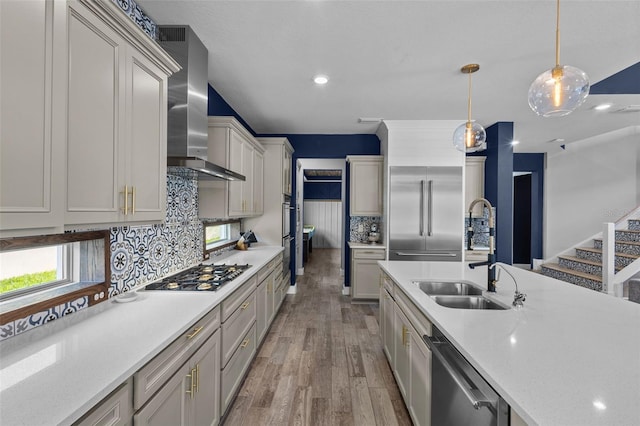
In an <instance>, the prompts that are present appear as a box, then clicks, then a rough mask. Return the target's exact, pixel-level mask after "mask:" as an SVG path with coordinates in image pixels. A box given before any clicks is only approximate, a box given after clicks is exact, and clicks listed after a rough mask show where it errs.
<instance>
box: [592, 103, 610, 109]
mask: <svg viewBox="0 0 640 426" xmlns="http://www.w3.org/2000/svg"><path fill="white" fill-rule="evenodd" d="M609 108H611V104H600V105H596V106H594V107H593V109H595V110H596V111H604V110H605V109H609Z"/></svg>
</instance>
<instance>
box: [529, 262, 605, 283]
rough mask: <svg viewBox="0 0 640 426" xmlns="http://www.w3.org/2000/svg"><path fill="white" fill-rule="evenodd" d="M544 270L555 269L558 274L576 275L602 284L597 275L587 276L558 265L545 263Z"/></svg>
mask: <svg viewBox="0 0 640 426" xmlns="http://www.w3.org/2000/svg"><path fill="white" fill-rule="evenodd" d="M541 267H542V268H548V269H553V270H555V271H558V272H564V273H565V274H570V275H575V276H578V277H581V278H584V279H587V280H592V281H596V282H599V283H601V282H602V277H599V276H597V275H592V274H586V273H584V272H579V271H574V270H573V269H567V268H563V267H562V266H560V265H558V264H557V263H543V264H542V265H541Z"/></svg>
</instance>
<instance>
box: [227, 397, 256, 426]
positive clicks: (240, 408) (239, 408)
mask: <svg viewBox="0 0 640 426" xmlns="http://www.w3.org/2000/svg"><path fill="white" fill-rule="evenodd" d="M252 397H253V395H251V396H240V395H239V396H238V397H236V399H235V400H234V402H233V405H232V406H231V408H230V409H229V414H228V415H227V418H226V419H225V421H224V424H225V426H241V425H242V422H243V421H244V417H245V414H247V410H248V409H249V407H250V406H251V398H252Z"/></svg>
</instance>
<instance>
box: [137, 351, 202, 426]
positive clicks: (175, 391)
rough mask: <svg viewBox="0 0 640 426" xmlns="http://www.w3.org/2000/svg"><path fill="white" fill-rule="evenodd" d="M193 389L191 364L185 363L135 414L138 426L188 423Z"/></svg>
mask: <svg viewBox="0 0 640 426" xmlns="http://www.w3.org/2000/svg"><path fill="white" fill-rule="evenodd" d="M190 389H191V366H190V365H189V363H186V364H184V365H183V366H182V367H181V368H180V369H179V370H178V371H177V372H176V374H174V375H173V376H172V377H171V379H169V380H168V381H167V383H166V384H165V385H164V386H163V387H162V388H160V390H159V391H158V393H157V394H155V396H154V397H153V398H151V399H150V400H149V402H148V403H147V404H146V405H145V406H144V407H142V408H141V409H140V410H138V412H137V413H136V414H135V415H134V416H133V422H134V424H135V425H136V426H147V425H148V426H155V425H157V426H164V425H176V426H179V425H186V424H188V423H187V422H188V419H187V411H188V410H189V409H190V408H191V407H190V406H189V398H190V394H188V393H187V391H190Z"/></svg>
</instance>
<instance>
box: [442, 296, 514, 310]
mask: <svg viewBox="0 0 640 426" xmlns="http://www.w3.org/2000/svg"><path fill="white" fill-rule="evenodd" d="M432 297H433V300H435V301H436V303H437V304H438V305H441V306H446V307H447V308H457V309H492V310H493V309H498V310H505V309H508V308H507V307H505V306H502V305H501V304H498V303H496V302H494V301H493V300H489V299H487V298H486V297H483V296H432Z"/></svg>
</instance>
